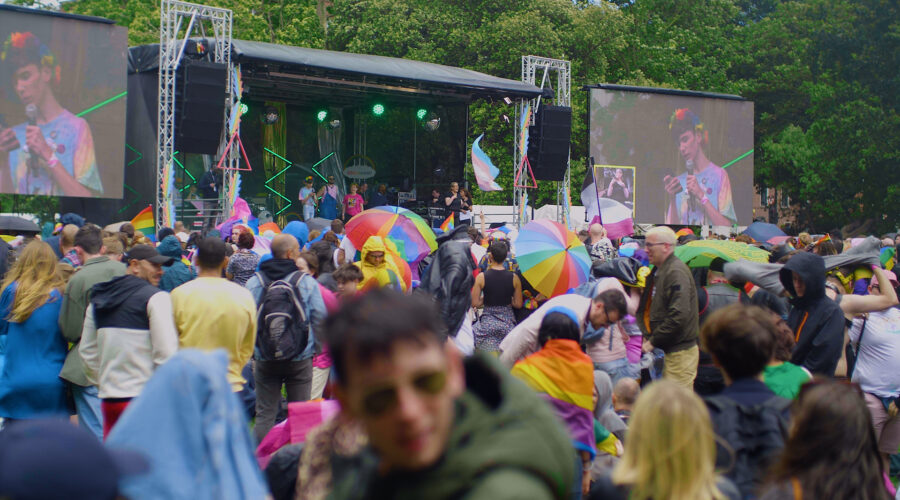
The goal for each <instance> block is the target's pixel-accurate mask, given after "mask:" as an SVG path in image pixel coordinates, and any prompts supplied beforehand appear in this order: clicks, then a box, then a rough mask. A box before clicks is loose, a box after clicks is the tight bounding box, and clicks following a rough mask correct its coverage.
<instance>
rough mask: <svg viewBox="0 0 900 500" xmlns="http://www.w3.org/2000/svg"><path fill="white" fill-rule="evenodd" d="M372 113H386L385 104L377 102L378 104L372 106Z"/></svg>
mask: <svg viewBox="0 0 900 500" xmlns="http://www.w3.org/2000/svg"><path fill="white" fill-rule="evenodd" d="M372 114H374V115H375V116H381V115H383V114H384V105H383V104H376V105H374V106H372Z"/></svg>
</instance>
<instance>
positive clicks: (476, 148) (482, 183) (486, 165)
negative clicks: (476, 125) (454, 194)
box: [472, 134, 503, 191]
mask: <svg viewBox="0 0 900 500" xmlns="http://www.w3.org/2000/svg"><path fill="white" fill-rule="evenodd" d="M483 137H484V134H481V135H479V136H478V139H475V142H473V143H472V169H473V170H475V179H476V180H477V181H478V187H479V188H480V189H481V190H482V191H502V190H503V188H502V187H500V185H499V184H497V182H496V181H495V179H496V178H497V176H498V175H500V169H498V168H497V167H496V166H494V162H492V161H491V159H490V158H489V157H488V155H487V154H485V152H484V151H482V149H481V145H480V142H481V139H482V138H483Z"/></svg>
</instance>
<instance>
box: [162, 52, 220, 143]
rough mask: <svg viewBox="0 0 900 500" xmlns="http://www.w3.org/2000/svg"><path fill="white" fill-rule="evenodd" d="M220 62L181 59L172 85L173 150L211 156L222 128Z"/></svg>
mask: <svg viewBox="0 0 900 500" xmlns="http://www.w3.org/2000/svg"><path fill="white" fill-rule="evenodd" d="M227 71H228V66H227V65H225V64H223V63H214V62H209V61H196V60H192V59H189V58H183V59H182V60H181V67H180V68H179V71H178V75H177V78H178V80H177V81H176V83H175V88H176V91H175V150H176V151H180V152H184V153H199V154H208V155H214V154H216V152H217V150H218V149H219V140H220V138H221V135H222V128H223V127H224V126H225V123H224V120H225V79H226V75H227Z"/></svg>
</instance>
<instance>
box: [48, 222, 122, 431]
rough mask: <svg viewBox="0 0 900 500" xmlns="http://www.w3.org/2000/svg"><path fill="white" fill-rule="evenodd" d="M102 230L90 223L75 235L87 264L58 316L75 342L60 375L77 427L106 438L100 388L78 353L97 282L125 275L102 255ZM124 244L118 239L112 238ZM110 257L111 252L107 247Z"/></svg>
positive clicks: (69, 289) (70, 286) (71, 284)
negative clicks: (66, 384) (72, 402)
mask: <svg viewBox="0 0 900 500" xmlns="http://www.w3.org/2000/svg"><path fill="white" fill-rule="evenodd" d="M100 234H101V233H100V228H99V227H97V226H95V225H93V224H87V225H85V226H83V227H82V228H81V229H79V230H78V232H77V233H75V248H76V249H77V250H78V253H79V254H80V258H81V260H82V261H83V262H84V265H83V266H81V269H80V270H79V271H78V272H77V273H75V275H74V276H72V279H71V280H69V283H68V284H67V285H66V293H65V294H64V295H63V301H62V309H61V312H60V315H59V326H60V329H61V330H62V334H63V336H64V337H65V339H66V341H67V342H71V343H72V347H71V349H69V353H68V354H67V355H66V363H65V364H64V365H63V368H62V370H61V371H60V373H59V376H60V378H62V379H63V380H66V381H68V382H69V384H70V388H71V390H72V397H73V399H74V400H75V412H76V414H77V415H78V425H80V426H81V427H84V428H85V429H87V430H89V431H90V432H92V433H93V434H94V435H95V436H97V439H100V438H102V437H103V414H102V412H101V411H100V398H99V397H98V392H97V386H96V385H92V384H91V383H90V382H89V381H88V379H87V376H85V373H84V361H83V360H82V359H81V354H79V352H78V347H79V343H80V342H81V332H82V330H83V328H84V314H85V312H86V311H87V307H88V302H89V301H90V298H91V297H90V295H91V288H93V286H94V285H96V284H97V283H103V282H106V281H109V280H111V279H113V278H115V277H117V276H122V275H124V274H125V265H124V264H122V263H121V262H119V261H117V260H113V259H110V258H109V256H108V255H101V254H102V253H103V250H104V245H103V240H101V239H100ZM111 239H112V240H113V241H114V242H115V243H119V245H120V246H119V249H120V250H119V251H120V252H121V243H120V242H119V239H118V238H111ZM106 250H107V254H108V253H109V249H108V248H107V249H106Z"/></svg>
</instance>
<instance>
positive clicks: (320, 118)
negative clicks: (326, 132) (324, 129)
mask: <svg viewBox="0 0 900 500" xmlns="http://www.w3.org/2000/svg"><path fill="white" fill-rule="evenodd" d="M326 118H328V111H326V110H324V109H323V110H320V111H319V112H318V113H316V120H318V121H319V123H322V122H324V121H325V119H326Z"/></svg>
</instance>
